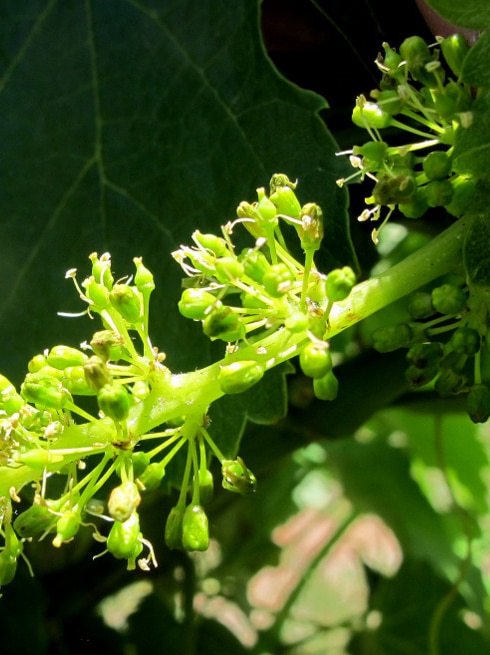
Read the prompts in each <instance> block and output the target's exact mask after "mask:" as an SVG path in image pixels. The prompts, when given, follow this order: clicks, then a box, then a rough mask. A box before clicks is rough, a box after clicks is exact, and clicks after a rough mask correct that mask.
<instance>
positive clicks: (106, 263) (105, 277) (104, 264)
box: [89, 252, 114, 291]
mask: <svg viewBox="0 0 490 655" xmlns="http://www.w3.org/2000/svg"><path fill="white" fill-rule="evenodd" d="M89 259H90V261H91V262H92V275H93V277H94V280H95V281H96V282H97V283H98V284H100V285H103V286H104V287H106V288H107V289H109V291H110V290H111V289H112V285H113V284H114V278H113V277H112V272H111V256H110V254H109V253H108V252H105V253H103V254H102V255H101V256H100V259H99V256H98V255H97V253H96V252H93V253H92V254H91V255H89Z"/></svg>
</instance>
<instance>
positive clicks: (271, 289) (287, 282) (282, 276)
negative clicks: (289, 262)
mask: <svg viewBox="0 0 490 655" xmlns="http://www.w3.org/2000/svg"><path fill="white" fill-rule="evenodd" d="M293 282H294V275H293V274H292V272H291V271H290V269H289V268H288V267H287V266H286V264H282V263H281V264H273V265H272V266H270V267H269V269H268V270H267V271H266V273H265V274H264V277H263V279H262V284H263V285H264V289H265V290H266V291H267V293H268V294H269V295H270V296H272V297H273V298H280V297H281V296H283V295H284V294H285V293H287V292H288V291H290V290H291V288H292V286H293Z"/></svg>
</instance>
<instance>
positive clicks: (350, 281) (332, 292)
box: [326, 266, 356, 302]
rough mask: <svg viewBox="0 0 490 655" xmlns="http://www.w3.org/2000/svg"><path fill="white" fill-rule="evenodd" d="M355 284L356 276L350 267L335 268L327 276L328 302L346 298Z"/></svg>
mask: <svg viewBox="0 0 490 655" xmlns="http://www.w3.org/2000/svg"><path fill="white" fill-rule="evenodd" d="M355 283H356V274H355V273H354V271H353V270H352V268H350V266H344V267H343V268H336V269H334V270H333V271H330V273H329V274H328V275H327V286H326V290H327V297H328V299H329V301H330V302H338V301H339V300H344V299H345V298H347V296H348V295H349V293H350V292H351V290H352V287H353V286H354V284H355Z"/></svg>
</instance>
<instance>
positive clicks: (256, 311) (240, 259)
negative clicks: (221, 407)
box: [173, 174, 355, 399]
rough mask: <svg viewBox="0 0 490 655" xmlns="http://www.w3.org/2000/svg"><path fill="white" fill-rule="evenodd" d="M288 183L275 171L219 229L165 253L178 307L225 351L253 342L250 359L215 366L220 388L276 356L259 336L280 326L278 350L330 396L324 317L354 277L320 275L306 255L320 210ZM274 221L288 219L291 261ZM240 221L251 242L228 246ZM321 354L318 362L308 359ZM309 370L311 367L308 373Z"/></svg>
mask: <svg viewBox="0 0 490 655" xmlns="http://www.w3.org/2000/svg"><path fill="white" fill-rule="evenodd" d="M295 188H296V183H293V182H291V181H290V180H289V179H288V178H287V176H286V175H283V174H276V175H274V176H273V177H272V179H271V181H270V191H269V194H268V195H267V193H266V191H265V189H264V188H259V189H257V201H255V202H254V203H250V202H241V203H240V204H239V206H238V208H237V218H236V219H235V220H233V221H231V222H229V223H227V224H226V225H224V226H223V227H222V236H220V237H218V236H216V235H212V234H202V233H201V232H199V231H196V232H194V234H193V236H192V238H193V241H194V245H193V246H181V247H180V248H179V249H178V250H177V251H175V252H174V253H173V256H174V258H175V259H176V260H177V261H178V262H179V264H180V265H181V266H182V268H183V270H184V271H185V273H186V274H187V275H188V277H189V278H191V279H190V280H188V281H187V283H186V284H185V288H184V290H183V292H182V296H181V299H180V302H179V310H180V312H181V314H182V315H183V316H185V317H187V318H190V319H193V320H195V321H200V322H201V323H202V328H203V332H204V334H206V335H207V336H208V337H209V338H210V339H213V340H214V339H221V340H223V341H224V342H226V343H227V347H226V351H227V354H228V355H233V354H234V353H239V352H240V350H241V349H242V348H244V347H246V346H248V345H250V344H254V345H255V346H256V351H257V357H255V358H254V359H253V360H246V361H243V360H241V359H235V360H233V359H232V360H231V361H230V363H226V361H227V360H226V358H225V360H224V364H223V366H222V367H221V370H220V384H221V388H222V390H223V392H224V393H241V392H242V391H245V390H247V389H248V388H250V387H251V386H253V385H254V384H256V383H257V382H258V381H259V380H260V379H261V378H262V376H263V374H264V372H265V370H266V369H267V368H268V366H270V365H274V364H275V363H276V362H277V357H276V356H272V357H271V354H274V353H271V348H270V347H267V348H266V347H265V345H263V344H264V342H265V339H267V338H268V337H269V336H270V335H272V334H274V333H278V332H281V333H282V334H283V335H284V339H283V340H282V341H281V343H282V349H283V350H284V349H285V348H286V347H287V345H288V344H289V345H290V346H291V345H293V347H294V348H296V349H297V352H298V354H300V353H301V357H300V359H299V364H300V367H301V369H302V370H303V372H304V373H305V375H307V376H309V377H312V378H313V379H314V383H313V389H314V392H315V394H316V396H317V397H318V398H321V399H333V398H334V397H335V395H336V389H337V385H336V382H337V381H336V378H335V376H334V373H333V371H332V363H331V356H330V352H329V344H328V342H327V341H326V340H325V336H326V333H327V332H328V317H329V314H330V311H331V309H332V306H333V304H334V303H335V302H338V301H340V300H344V299H345V298H346V297H347V296H348V295H349V293H350V290H351V289H352V287H353V286H354V284H355V274H354V272H353V271H352V269H351V268H349V267H344V268H342V269H335V270H333V271H331V272H330V273H329V274H328V275H324V274H322V273H320V272H319V271H318V270H317V268H316V267H315V263H314V256H315V253H316V252H317V251H318V249H319V248H320V244H321V241H322V238H323V214H322V210H321V208H320V207H319V206H318V205H316V204H314V203H307V204H305V205H303V206H301V204H300V202H299V200H298V198H297V196H296V193H295ZM281 224H285V225H289V226H293V227H294V228H295V230H296V233H297V236H298V238H299V241H300V246H301V248H302V250H303V252H304V261H302V262H299V261H297V259H296V258H295V257H294V256H293V255H292V254H291V252H290V251H289V250H288V248H287V246H286V243H285V239H284V237H283V234H282V231H281ZM237 225H243V226H244V227H245V228H246V230H247V231H248V232H249V233H250V234H251V235H252V237H253V238H254V240H255V243H254V244H253V245H252V246H251V247H247V248H243V249H242V250H241V251H240V252H236V249H235V246H234V244H233V241H232V235H233V231H234V229H235V228H236V227H237ZM313 360H316V361H319V360H322V364H321V365H312V363H313ZM312 372H313V374H312Z"/></svg>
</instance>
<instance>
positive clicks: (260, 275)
mask: <svg viewBox="0 0 490 655" xmlns="http://www.w3.org/2000/svg"><path fill="white" fill-rule="evenodd" d="M239 260H240V262H241V263H242V265H243V271H244V273H245V275H247V276H248V277H249V278H251V279H252V280H254V282H258V283H259V284H261V283H262V280H263V279H264V275H265V274H266V273H267V271H268V270H269V268H270V263H269V261H268V259H267V257H266V256H265V255H264V253H263V252H261V251H260V250H257V249H256V248H245V249H244V250H242V252H241V254H240V256H239Z"/></svg>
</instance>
